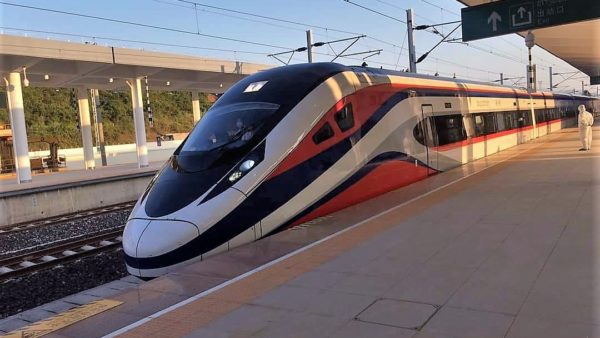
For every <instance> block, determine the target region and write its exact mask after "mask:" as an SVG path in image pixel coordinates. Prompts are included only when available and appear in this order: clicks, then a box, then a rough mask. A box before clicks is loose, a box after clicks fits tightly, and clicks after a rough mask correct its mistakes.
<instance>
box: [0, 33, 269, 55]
mask: <svg viewBox="0 0 600 338" xmlns="http://www.w3.org/2000/svg"><path fill="white" fill-rule="evenodd" d="M0 29H6V30H11V31H20V32H29V33H42V34H52V35H61V36H69V37H77V38H86V39H91V40H92V41H90V42H95V40H96V39H98V40H106V41H117V42H128V43H139V44H145V45H155V46H164V47H177V48H188V49H200V50H210V51H217V52H232V53H240V54H254V55H267V54H268V53H266V52H255V51H246V50H238V49H223V48H210V47H198V46H191V45H180V44H174V43H165V42H156V41H147V40H132V39H122V38H115V37H108V36H100V35H83V34H74V33H63V32H54V31H46V30H36V29H25V28H18V27H6V26H0Z"/></svg>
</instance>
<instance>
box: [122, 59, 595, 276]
mask: <svg viewBox="0 0 600 338" xmlns="http://www.w3.org/2000/svg"><path fill="white" fill-rule="evenodd" d="M579 104H585V105H586V106H587V107H588V108H589V109H594V111H596V112H597V111H599V110H600V104H599V102H598V100H592V99H590V98H585V97H575V96H566V95H553V94H552V93H536V94H533V95H529V94H527V92H525V91H523V90H520V89H515V88H509V87H503V86H491V85H486V84H481V83H473V82H464V81H460V80H456V79H445V78H438V77H429V76H416V75H408V74H407V73H400V72H392V71H386V70H379V69H371V68H363V67H346V66H342V65H337V64H330V63H322V64H305V65H295V66H287V67H281V68H277V69H273V70H269V71H265V72H261V73H258V74H255V75H252V76H250V77H248V78H246V79H244V80H242V81H240V82H239V83H238V84H236V85H235V86H233V87H232V88H231V89H230V90H228V91H227V92H226V93H225V94H224V95H223V96H222V97H221V98H220V99H219V100H218V101H217V103H216V104H215V105H214V106H213V107H212V108H211V109H210V110H209V111H208V112H207V114H206V116H205V117H204V118H203V119H202V120H201V121H200V122H199V123H198V125H197V126H196V127H195V128H194V130H193V131H192V132H191V133H190V136H189V137H188V138H187V139H186V140H185V141H184V142H183V143H182V145H181V146H180V147H179V148H178V149H177V150H176V151H175V153H174V155H173V156H172V158H171V159H170V160H169V161H168V162H167V164H165V167H164V168H163V169H162V170H161V171H160V172H159V173H158V174H157V176H156V177H155V178H154V179H153V180H152V182H151V183H150V185H149V187H148V189H147V191H146V192H145V193H144V195H143V196H142V197H141V198H140V200H139V201H138V203H137V205H136V206H135V208H134V210H133V211H132V213H131V216H130V218H129V220H128V222H127V225H126V228H125V232H124V241H123V246H124V250H125V254H126V263H127V268H128V270H129V272H130V273H132V274H134V275H137V276H140V277H144V278H151V277H155V276H158V275H160V274H163V273H165V272H167V271H169V270H171V269H173V268H174V267H177V266H179V265H181V264H185V263H187V262H190V261H194V260H198V259H202V258H203V257H206V256H208V255H211V254H214V253H217V252H222V251H225V250H228V249H231V248H233V247H236V246H239V245H241V244H244V243H248V242H251V241H254V240H257V239H260V238H262V237H265V236H267V235H269V234H272V233H274V232H276V231H279V230H281V229H285V228H287V227H290V226H293V225H296V224H300V223H303V222H306V221H308V220H310V219H314V218H316V217H319V216H323V215H326V214H329V213H331V212H334V211H336V210H340V209H342V208H345V207H348V206H350V205H353V204H356V203H359V202H361V201H364V200H366V199H369V198H372V197H374V196H377V195H380V194H383V193H385V192H388V191H391V190H394V189H397V188H399V187H402V186H405V185H407V184H410V183H412V182H415V181H417V180H421V179H424V178H426V177H428V176H429V175H433V174H435V173H437V172H440V171H445V170H448V169H450V168H453V167H456V166H460V165H462V164H464V163H468V162H470V161H473V160H476V159H479V158H482V157H485V156H488V155H490V154H493V153H496V152H499V151H502V150H504V149H507V148H510V147H513V146H515V145H517V144H520V143H523V142H527V141H529V140H531V139H534V138H537V137H540V136H543V135H546V134H548V133H551V132H555V131H558V130H560V129H562V128H564V127H566V126H572V125H574V124H575V123H576V115H575V112H576V110H577V106H578V105H579Z"/></svg>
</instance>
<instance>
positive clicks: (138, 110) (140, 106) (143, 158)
mask: <svg viewBox="0 0 600 338" xmlns="http://www.w3.org/2000/svg"><path fill="white" fill-rule="evenodd" d="M128 84H129V88H131V104H132V106H133V125H134V126H135V144H136V146H137V147H136V151H137V158H138V166H139V167H140V168H143V167H147V166H148V146H147V145H146V125H145V123H144V99H143V97H142V81H141V79H133V80H131V82H130V83H128Z"/></svg>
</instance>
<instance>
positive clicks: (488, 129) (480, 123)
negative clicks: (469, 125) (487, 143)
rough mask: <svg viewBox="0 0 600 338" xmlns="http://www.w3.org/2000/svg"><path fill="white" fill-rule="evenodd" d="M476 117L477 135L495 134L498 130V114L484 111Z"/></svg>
mask: <svg viewBox="0 0 600 338" xmlns="http://www.w3.org/2000/svg"><path fill="white" fill-rule="evenodd" d="M474 117H475V136H482V135H487V134H493V133H495V132H496V119H495V117H496V114H494V113H484V114H476V115H474Z"/></svg>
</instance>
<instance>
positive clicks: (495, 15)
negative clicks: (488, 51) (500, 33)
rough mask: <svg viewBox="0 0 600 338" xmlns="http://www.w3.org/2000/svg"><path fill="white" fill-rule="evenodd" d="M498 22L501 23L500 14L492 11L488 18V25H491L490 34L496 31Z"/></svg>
mask: <svg viewBox="0 0 600 338" xmlns="http://www.w3.org/2000/svg"><path fill="white" fill-rule="evenodd" d="M498 21H500V22H502V17H501V16H500V14H498V13H496V11H493V12H492V14H490V17H489V18H488V24H489V23H491V24H492V32H495V31H497V30H498Z"/></svg>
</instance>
